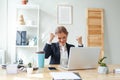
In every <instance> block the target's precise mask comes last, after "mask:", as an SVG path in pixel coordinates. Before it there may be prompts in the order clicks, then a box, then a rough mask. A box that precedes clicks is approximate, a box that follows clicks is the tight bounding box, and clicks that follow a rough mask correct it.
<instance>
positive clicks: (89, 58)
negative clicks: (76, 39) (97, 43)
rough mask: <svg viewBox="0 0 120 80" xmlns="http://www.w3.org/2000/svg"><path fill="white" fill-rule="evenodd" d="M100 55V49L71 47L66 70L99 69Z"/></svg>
mask: <svg viewBox="0 0 120 80" xmlns="http://www.w3.org/2000/svg"><path fill="white" fill-rule="evenodd" d="M99 55H100V48H99V47H71V48H70V55H69V60H68V65H67V67H64V66H61V65H60V67H61V68H63V69H66V70H75V69H91V68H97V64H98V59H99Z"/></svg>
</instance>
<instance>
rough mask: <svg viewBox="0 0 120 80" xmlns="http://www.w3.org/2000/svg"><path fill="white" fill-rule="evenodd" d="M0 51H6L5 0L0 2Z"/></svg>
mask: <svg viewBox="0 0 120 80" xmlns="http://www.w3.org/2000/svg"><path fill="white" fill-rule="evenodd" d="M0 49H3V50H5V52H6V50H7V0H2V1H0ZM6 56H7V55H6Z"/></svg>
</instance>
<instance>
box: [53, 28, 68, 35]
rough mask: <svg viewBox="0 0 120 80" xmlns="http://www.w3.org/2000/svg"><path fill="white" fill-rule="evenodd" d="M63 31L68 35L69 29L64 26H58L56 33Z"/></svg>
mask: <svg viewBox="0 0 120 80" xmlns="http://www.w3.org/2000/svg"><path fill="white" fill-rule="evenodd" d="M62 32H63V33H65V34H66V35H68V31H67V29H66V28H65V27H64V26H58V27H57V29H56V30H55V34H58V33H62Z"/></svg>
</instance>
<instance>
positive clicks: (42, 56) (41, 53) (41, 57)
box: [36, 51, 45, 68]
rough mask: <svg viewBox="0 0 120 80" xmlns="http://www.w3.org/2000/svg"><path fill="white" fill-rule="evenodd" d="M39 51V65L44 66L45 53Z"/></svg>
mask: <svg viewBox="0 0 120 80" xmlns="http://www.w3.org/2000/svg"><path fill="white" fill-rule="evenodd" d="M36 53H37V59H38V67H39V68H44V61H45V53H44V51H39V52H36Z"/></svg>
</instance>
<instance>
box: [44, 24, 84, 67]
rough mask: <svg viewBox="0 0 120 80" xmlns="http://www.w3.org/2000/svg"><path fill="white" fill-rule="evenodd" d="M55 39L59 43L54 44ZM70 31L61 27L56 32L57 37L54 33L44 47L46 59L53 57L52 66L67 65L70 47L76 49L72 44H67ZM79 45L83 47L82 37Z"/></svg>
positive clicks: (79, 38) (78, 39)
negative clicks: (55, 38)
mask: <svg viewBox="0 0 120 80" xmlns="http://www.w3.org/2000/svg"><path fill="white" fill-rule="evenodd" d="M54 37H57V39H58V42H56V43H52V40H53V39H54ZM67 37H68V31H67V30H66V28H65V27H64V26H59V27H57V29H56V30H55V35H54V34H53V33H51V34H50V38H49V41H48V43H46V45H45V47H44V51H45V58H48V57H49V56H51V59H50V64H61V65H67V62H68V57H69V51H70V47H75V46H74V45H72V44H68V43H67ZM77 41H78V44H80V45H79V46H80V47H83V45H82V37H81V36H80V37H78V38H77Z"/></svg>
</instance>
